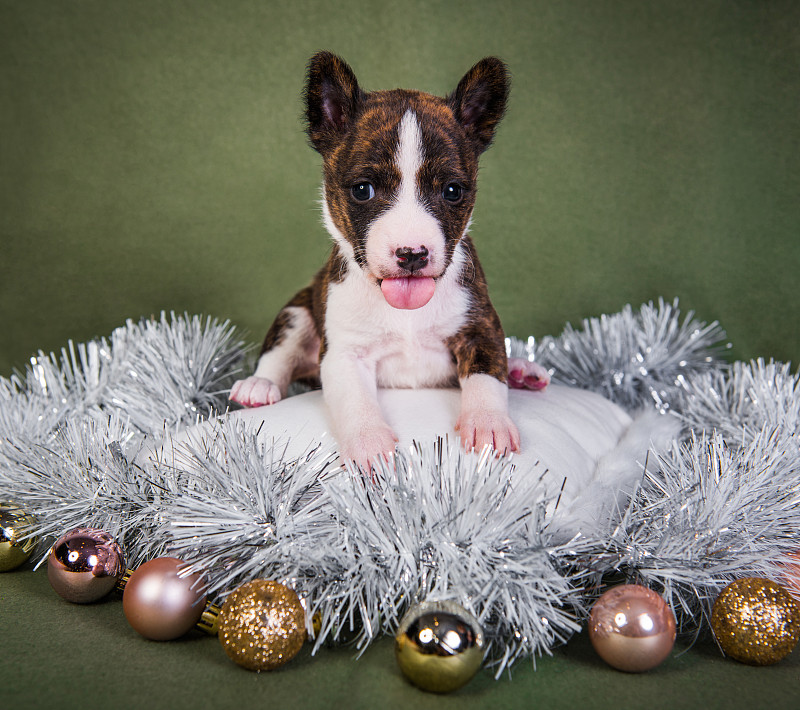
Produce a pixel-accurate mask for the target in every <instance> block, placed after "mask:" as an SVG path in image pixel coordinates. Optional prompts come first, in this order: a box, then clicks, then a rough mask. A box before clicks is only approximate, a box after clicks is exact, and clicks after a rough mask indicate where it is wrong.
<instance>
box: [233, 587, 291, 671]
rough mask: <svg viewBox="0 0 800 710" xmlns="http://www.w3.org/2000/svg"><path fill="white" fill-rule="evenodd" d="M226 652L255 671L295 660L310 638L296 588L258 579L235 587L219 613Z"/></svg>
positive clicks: (270, 668) (266, 669) (269, 668)
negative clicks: (308, 637) (307, 637)
mask: <svg viewBox="0 0 800 710" xmlns="http://www.w3.org/2000/svg"><path fill="white" fill-rule="evenodd" d="M218 635H219V642H220V643H221V644H222V648H223V649H225V653H227V654H228V656H229V657H230V658H231V660H233V661H236V663H238V664H239V665H240V666H244V667H245V668H247V669H248V670H251V671H268V670H272V669H273V668H277V667H278V666H282V665H283V664H284V663H286V662H288V661H290V660H292V658H294V657H295V656H296V655H297V653H298V652H299V651H300V649H301V648H302V647H303V644H304V643H305V640H306V614H305V611H304V610H303V605H302V603H301V602H300V598H299V597H298V596H297V594H295V592H294V590H293V589H289V587H286V586H284V585H283V584H280V583H278V582H272V581H268V580H266V579H256V580H254V581H252V582H247V583H246V584H243V585H242V586H241V587H239V588H238V589H236V590H235V591H233V592H232V593H231V594H230V595H228V598H227V599H226V600H225V603H224V604H223V605H222V611H221V612H220V614H219V632H218Z"/></svg>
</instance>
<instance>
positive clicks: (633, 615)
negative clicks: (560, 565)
mask: <svg viewBox="0 0 800 710" xmlns="http://www.w3.org/2000/svg"><path fill="white" fill-rule="evenodd" d="M589 639H590V640H591V642H592V646H594V650H595V651H597V655H599V656H600V658H602V659H603V660H604V661H605V662H606V663H608V665H610V666H612V667H614V668H616V669H617V670H620V671H627V672H628V673H641V672H642V671H649V670H650V669H651V668H655V667H656V666H657V665H659V664H660V663H661V662H662V661H663V660H664V659H665V658H666V657H667V656H669V654H670V652H671V651H672V647H673V646H674V645H675V615H674V614H673V613H672V609H670V608H669V606H668V605H667V603H666V602H665V601H664V600H663V599H662V598H661V597H660V596H659V595H658V594H656V593H655V592H654V591H653V590H651V589H647V587H642V586H640V585H638V584H623V585H620V586H618V587H613V588H612V589H609V590H608V591H607V592H605V594H603V595H602V596H601V597H600V598H599V599H598V600H597V601H596V602H595V604H594V606H593V607H592V613H591V615H590V616H589Z"/></svg>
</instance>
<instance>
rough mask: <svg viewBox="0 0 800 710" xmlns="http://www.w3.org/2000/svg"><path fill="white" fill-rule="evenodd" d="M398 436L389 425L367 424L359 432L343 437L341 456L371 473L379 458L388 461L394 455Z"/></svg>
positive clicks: (340, 448)
mask: <svg viewBox="0 0 800 710" xmlns="http://www.w3.org/2000/svg"><path fill="white" fill-rule="evenodd" d="M396 444H397V436H396V435H395V433H394V432H393V431H392V429H391V427H390V426H388V425H387V424H384V423H382V422H381V423H380V424H378V425H374V424H367V425H364V426H362V427H360V428H359V429H358V430H357V431H354V432H352V433H351V434H349V435H346V436H344V437H341V440H340V444H339V456H340V457H341V458H342V460H343V461H352V462H354V463H355V464H356V466H358V468H360V469H361V470H362V471H364V472H365V473H369V472H370V471H371V469H372V466H373V465H374V464H375V462H376V461H377V459H378V458H382V459H384V460H386V461H388V460H389V459H390V458H391V457H392V456H393V455H394V450H395V445H396Z"/></svg>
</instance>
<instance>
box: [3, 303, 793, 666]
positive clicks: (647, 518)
mask: <svg viewBox="0 0 800 710" xmlns="http://www.w3.org/2000/svg"><path fill="white" fill-rule="evenodd" d="M723 338H724V333H723V331H722V330H721V329H720V328H719V326H718V325H717V324H716V323H712V324H710V325H707V324H705V323H702V322H700V321H697V320H695V319H694V317H693V314H691V313H690V314H689V315H688V316H686V317H685V318H681V315H680V312H679V310H678V308H677V303H673V304H665V303H664V302H663V301H660V302H659V303H658V304H657V305H654V304H646V305H644V306H642V307H641V309H639V310H638V311H634V310H633V309H631V308H630V307H626V308H625V309H623V311H622V312H620V313H618V314H615V315H611V316H603V317H601V318H597V319H588V320H586V321H584V323H583V328H582V329H580V330H576V329H574V328H572V327H570V326H568V327H567V328H566V330H565V331H564V333H563V334H562V335H561V336H559V337H557V338H553V337H547V338H544V339H542V341H541V342H539V343H536V342H535V341H534V340H533V339H529V341H528V342H527V343H522V342H521V341H518V340H515V339H509V341H507V346H508V349H509V352H510V354H512V355H515V356H521V357H528V358H530V359H535V360H536V361H537V362H540V363H541V364H543V365H545V366H546V367H548V368H549V369H550V370H551V371H552V374H553V379H554V381H557V382H562V383H566V384H569V385H572V386H576V387H581V388H584V389H590V390H594V391H597V392H599V393H601V394H603V395H605V396H607V397H608V398H610V399H611V400H613V401H615V402H617V403H618V404H620V405H622V406H623V407H624V408H626V409H628V410H629V411H633V410H636V409H639V408H641V407H642V406H648V407H655V408H657V409H659V410H661V411H664V410H671V411H673V412H675V413H676V414H678V415H679V416H680V417H681V418H682V420H683V422H684V425H685V438H684V440H683V441H682V442H677V443H676V445H675V447H674V449H673V450H672V451H671V452H669V453H668V454H662V455H661V456H655V455H653V456H652V457H651V458H650V460H649V461H648V465H647V470H646V472H645V475H644V478H643V480H642V482H641V485H640V486H639V487H638V488H637V489H636V491H635V492H634V493H633V494H632V495H631V497H630V500H629V503H628V504H627V505H626V506H623V507H622V509H621V510H620V511H619V512H618V513H617V514H616V515H615V516H614V519H613V520H612V521H610V525H609V527H608V532H607V534H603V535H601V536H600V537H599V538H598V539H585V538H580V537H579V538H576V539H574V540H571V541H570V542H569V543H567V544H563V543H562V544H554V542H553V540H552V539H551V537H550V535H549V532H548V524H549V519H548V516H547V514H546V512H545V511H546V509H547V503H548V502H549V501H543V500H539V499H538V498H537V496H536V493H535V481H536V480H537V475H536V472H535V471H529V472H519V471H514V470H512V467H511V465H510V463H509V461H508V460H505V459H499V460H498V459H494V458H492V457H490V456H488V455H484V456H480V455H476V454H471V455H467V454H465V453H463V452H462V451H461V450H460V448H459V447H458V446H457V445H456V444H455V443H451V442H443V441H440V442H438V443H435V444H430V445H420V444H417V445H415V446H414V447H412V448H411V449H410V450H408V451H401V452H399V453H398V455H397V457H396V460H395V462H394V468H392V469H391V470H390V469H389V468H388V467H387V468H386V469H385V470H383V471H380V472H378V475H377V477H376V479H375V480H374V481H373V482H365V481H363V480H362V479H361V478H360V477H359V476H357V475H355V474H354V472H352V471H348V470H346V469H343V468H341V467H340V466H338V465H336V463H335V456H334V449H333V445H332V443H328V444H325V443H324V442H320V444H319V446H315V447H312V449H310V450H309V451H308V452H306V454H304V455H303V456H301V457H299V458H294V459H292V458H289V457H287V456H286V453H285V442H283V443H282V442H280V441H269V440H267V441H266V442H265V441H263V440H262V439H259V438H258V433H257V432H252V431H248V430H247V429H245V428H244V427H242V426H239V425H236V424H234V423H233V422H232V421H228V420H226V419H225V418H224V417H222V418H219V419H216V418H212V419H211V420H209V421H208V422H206V423H205V424H203V426H202V427H199V428H194V429H192V430H191V434H187V435H186V436H183V438H181V436H182V435H181V434H180V433H178V432H179V430H180V429H181V428H182V427H184V426H185V425H186V424H189V423H193V422H194V421H196V419H197V418H198V417H200V418H202V417H204V416H206V415H207V414H208V413H209V412H213V411H221V410H222V408H224V406H225V404H226V399H225V398H226V393H227V392H226V389H227V387H228V386H229V384H230V381H231V380H232V378H233V376H235V371H236V368H237V367H238V362H239V360H240V358H241V352H242V351H241V347H240V345H239V344H238V343H235V342H234V340H233V330H232V329H231V328H230V327H229V326H228V324H227V323H226V324H222V325H220V324H218V323H216V321H211V320H206V321H205V322H204V321H203V320H202V319H199V318H197V317H195V318H189V317H180V318H176V317H175V316H172V319H171V320H170V319H168V318H167V317H166V316H164V315H162V317H161V319H160V320H158V321H143V322H142V323H140V324H133V323H128V324H127V325H126V326H125V327H124V328H121V329H118V330H117V331H115V333H114V334H112V336H111V338H110V340H108V341H106V340H97V341H93V342H91V343H88V344H86V345H78V346H75V345H73V344H70V345H69V346H68V348H66V349H65V350H64V351H62V353H61V357H60V359H59V358H56V357H55V356H52V355H50V356H45V355H44V354H42V353H40V354H39V355H38V356H37V357H35V358H33V359H32V361H31V365H30V367H29V368H28V370H27V372H26V373H24V374H19V375H15V376H13V377H11V378H8V379H0V499H4V500H5V499H10V500H13V501H14V502H16V503H18V504H19V505H22V506H23V507H25V508H26V509H27V510H29V511H30V512H32V513H34V514H35V515H36V516H37V519H38V521H39V525H38V532H39V533H40V534H43V535H45V536H47V535H50V536H57V535H59V534H60V533H62V532H64V531H65V530H66V529H68V528H70V527H76V526H78V525H82V526H85V525H92V526H96V527H101V528H103V529H105V530H106V531H107V532H109V533H110V534H111V535H113V536H115V537H116V538H117V539H118V540H119V541H120V542H121V543H122V544H123V545H124V547H125V549H126V553H127V555H128V557H129V559H130V560H131V561H132V563H133V564H134V565H135V564H138V563H139V562H141V561H143V560H145V559H148V558H150V557H154V556H158V555H163V554H173V555H175V556H178V557H181V558H182V559H185V560H186V561H187V562H188V563H189V565H190V569H191V570H192V571H201V572H203V573H204V575H205V578H206V581H207V584H208V586H209V590H210V592H211V593H212V595H213V596H216V597H217V598H221V597H224V596H225V595H226V594H227V593H228V592H230V591H232V589H233V588H234V587H235V586H236V585H238V584H239V583H241V582H244V581H248V580H250V579H254V578H258V577H268V578H272V579H278V580H279V581H283V582H285V583H288V584H290V585H292V586H293V587H294V588H295V589H296V590H297V591H298V593H299V594H300V595H301V597H302V598H303V599H304V602H305V604H306V607H307V609H308V611H309V612H310V613H309V615H308V616H309V619H314V620H315V622H316V624H317V631H316V635H315V649H316V648H319V647H320V646H321V645H322V644H323V643H326V642H334V643H342V642H345V641H352V642H354V643H355V644H356V646H357V647H358V648H359V649H363V648H365V647H366V645H367V644H369V643H370V642H371V641H372V640H373V639H374V638H376V637H377V636H379V635H381V634H383V633H392V632H393V631H394V630H395V628H396V627H397V624H398V622H399V619H400V616H401V615H402V614H403V613H404V611H405V610H406V609H407V608H408V607H409V606H410V605H412V604H414V603H416V602H418V601H422V600H425V599H442V600H454V601H457V602H459V603H460V604H462V605H463V606H465V607H466V608H467V609H469V610H470V611H471V612H472V613H473V614H474V615H475V616H476V617H478V618H479V619H480V622H481V624H482V626H483V627H484V631H485V634H486V637H487V639H488V640H489V642H490V647H491V658H492V659H493V661H494V662H495V663H496V664H497V668H498V673H500V672H502V671H503V669H505V668H507V667H509V666H510V665H511V664H513V663H514V662H515V661H517V660H518V659H520V658H523V657H528V656H534V657H535V655H536V654H539V653H542V652H545V653H547V652H549V651H550V649H551V647H552V646H554V645H555V644H558V643H562V642H564V641H566V640H567V639H568V638H569V637H570V635H571V634H572V633H574V632H575V631H577V630H578V629H579V628H580V626H581V622H582V617H583V615H584V614H585V612H586V608H587V607H588V605H589V604H590V603H591V601H592V600H593V598H594V596H595V595H596V590H597V588H598V585H600V584H601V583H602V580H603V579H604V578H606V577H607V576H608V575H614V574H620V573H621V574H623V575H625V576H626V577H627V578H629V579H631V580H633V581H638V582H641V583H644V584H646V585H648V586H651V587H652V588H654V589H657V590H658V591H659V592H661V593H662V594H664V596H665V597H666V598H667V599H668V600H669V601H670V603H671V604H672V606H673V608H674V609H675V610H676V612H677V613H678V615H679V617H680V618H681V621H682V623H683V626H684V628H687V629H688V628H690V627H692V626H694V627H698V626H700V627H702V626H703V625H704V624H705V622H706V617H707V613H708V608H709V603H710V601H711V600H712V599H713V597H714V596H715V595H716V593H717V592H718V590H719V589H720V588H721V587H722V586H724V584H725V583H727V581H729V580H730V579H731V578H733V577H735V576H741V575H742V574H764V575H768V576H769V575H771V576H773V577H774V576H775V575H778V574H779V573H780V561H781V559H782V557H783V556H784V555H785V554H786V553H787V552H789V551H790V550H793V549H795V548H796V543H797V536H796V530H797V529H798V524H800V520H799V519H798V517H800V515H798V509H800V505H799V504H800V500H798V495H799V493H798V491H800V446H798V438H799V437H800V426H799V425H798V422H800V414H799V412H800V392H798V377H797V375H793V374H792V373H791V372H790V369H789V366H788V365H783V364H780V363H764V362H763V361H756V362H753V363H750V364H742V363H736V364H734V365H733V366H732V367H731V368H729V367H728V366H727V365H726V364H725V363H724V362H723V361H721V360H720V355H721V353H722V352H723V350H724V344H723ZM173 433H175V438H174V440H173V439H170V438H169V437H168V438H167V440H166V441H167V442H168V443H167V445H165V446H163V447H162V448H155V449H151V448H150V447H151V446H152V442H153V441H154V439H156V438H159V437H161V436H162V435H164V434H168V435H171V434H173ZM523 473H525V474H526V475H522V474H523ZM551 507H552V506H551ZM309 626H311V622H310V621H309Z"/></svg>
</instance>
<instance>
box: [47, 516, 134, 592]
mask: <svg viewBox="0 0 800 710" xmlns="http://www.w3.org/2000/svg"><path fill="white" fill-rule="evenodd" d="M124 571H125V562H124V559H123V557H122V550H121V549H120V546H119V545H117V543H116V542H115V541H114V539H113V538H112V537H111V535H109V534H108V533H107V532H104V531H103V530H98V529H97V528H74V529H72V530H70V531H68V532H66V533H65V534H64V535H62V536H61V537H60V538H59V539H58V540H57V541H56V543H55V545H53V547H52V548H51V550H50V555H49V557H48V558H47V578H48V579H49V580H50V585H51V586H52V587H53V589H55V591H56V592H58V594H59V595H60V596H62V597H63V598H64V599H66V600H67V601H69V602H74V603H76V604H88V603H89V602H94V601H97V600H98V599H101V598H102V597H104V596H105V595H106V594H108V593H109V592H110V591H111V590H112V589H113V588H114V585H115V584H116V583H117V581H118V580H119V578H120V577H121V576H122V573H123V572H124Z"/></svg>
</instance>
